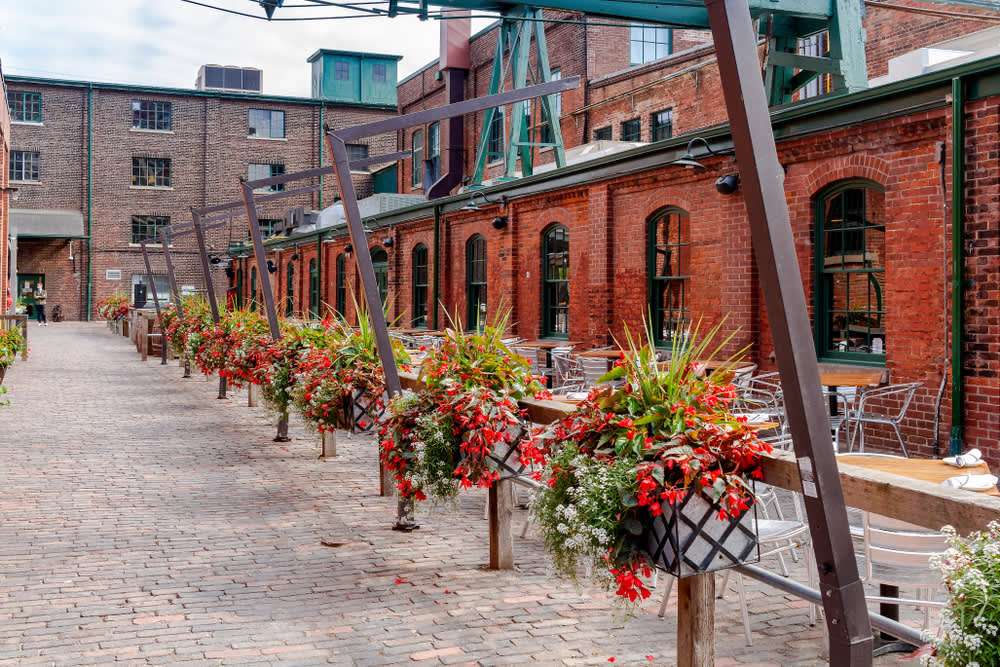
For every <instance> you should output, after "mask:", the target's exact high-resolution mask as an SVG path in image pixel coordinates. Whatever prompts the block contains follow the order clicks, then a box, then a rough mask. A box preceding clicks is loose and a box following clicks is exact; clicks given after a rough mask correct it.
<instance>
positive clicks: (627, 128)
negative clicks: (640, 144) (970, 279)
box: [622, 118, 642, 141]
mask: <svg viewBox="0 0 1000 667" xmlns="http://www.w3.org/2000/svg"><path fill="white" fill-rule="evenodd" d="M622 141H642V121H641V120H640V119H638V118H633V119H631V120H627V121H625V122H624V123H622Z"/></svg>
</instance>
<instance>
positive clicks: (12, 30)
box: [0, 0, 490, 97]
mask: <svg viewBox="0 0 1000 667" xmlns="http://www.w3.org/2000/svg"><path fill="white" fill-rule="evenodd" d="M199 1H201V2H204V3H205V4H212V5H215V6H220V7H225V8H228V9H232V10H237V11H242V12H245V13H248V14H253V15H255V16H263V15H264V10H263V9H261V8H260V7H259V6H258V5H257V4H256V2H254V1H253V0H199ZM287 1H288V2H289V4H291V3H292V2H295V4H300V5H301V4H303V0H287ZM387 4H388V3H387V2H384V3H383V4H382V6H383V7H385V6H387ZM344 13H345V12H344V11H343V10H331V9H326V8H320V9H301V10H295V9H285V8H282V9H279V10H278V11H277V12H275V15H274V16H275V18H279V17H282V16H285V17H291V16H332V15H336V14H344ZM439 23H440V22H439V21H435V20H428V21H420V20H419V19H417V18H415V17H412V16H398V17H396V18H392V19H389V18H385V17H372V18H352V19H347V20H313V21H292V22H275V21H272V22H266V21H261V20H255V19H251V18H246V17H242V16H236V15H232V14H227V13H223V12H219V11H216V10H213V9H210V8H207V7H202V6H197V5H194V4H189V3H186V2H183V1H182V0H96V1H93V0H84V1H81V0H35V1H34V2H31V1H29V2H25V1H23V0H0V60H2V65H3V73H4V75H8V76H9V75H15V74H16V75H25V76H37V77H45V78H59V79H71V80H82V81H95V82H102V83H128V84H137V85H146V86H162V87H167V88H188V89H190V88H194V82H195V79H196V78H197V76H198V68H199V67H201V66H202V65H207V64H216V65H239V66H243V67H259V68H260V69H262V70H263V71H264V76H263V88H264V90H263V93H264V94H265V95H292V96H296V97H308V96H309V95H310V90H309V87H310V65H309V64H308V63H307V62H306V59H307V58H308V57H309V56H310V55H312V54H313V53H314V52H315V51H316V50H317V49H321V48H323V49H340V50H345V51H372V52H375V53H389V54H396V55H401V56H403V60H401V61H400V63H399V71H398V75H399V79H400V80H402V79H403V78H405V77H406V76H408V75H409V74H411V73H413V72H415V71H417V70H418V69H420V68H421V67H423V66H425V65H427V64H428V63H429V62H431V61H432V60H434V59H435V58H437V57H438V42H439V30H440V28H439ZM489 23H490V20H489V19H487V18H479V19H473V26H472V29H473V32H475V31H476V30H479V29H482V28H483V27H485V26H487V25H489Z"/></svg>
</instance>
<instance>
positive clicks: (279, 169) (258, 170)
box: [247, 162, 285, 192]
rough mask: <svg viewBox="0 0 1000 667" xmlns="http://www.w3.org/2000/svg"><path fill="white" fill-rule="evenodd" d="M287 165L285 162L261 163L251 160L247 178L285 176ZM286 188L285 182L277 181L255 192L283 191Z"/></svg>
mask: <svg viewBox="0 0 1000 667" xmlns="http://www.w3.org/2000/svg"><path fill="white" fill-rule="evenodd" d="M284 174H285V165H283V164H260V163H254V162H251V163H250V166H249V168H248V169H247V180H248V181H259V180H262V179H265V178H274V177H276V176H284ZM284 189H285V184H284V183H275V184H274V185H267V186H264V187H263V188H257V189H256V190H254V192H282V191H284Z"/></svg>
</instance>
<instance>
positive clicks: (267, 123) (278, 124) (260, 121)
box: [247, 109, 285, 139]
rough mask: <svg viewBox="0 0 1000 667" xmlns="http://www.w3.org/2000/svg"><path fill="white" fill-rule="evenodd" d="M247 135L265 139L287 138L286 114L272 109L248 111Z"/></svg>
mask: <svg viewBox="0 0 1000 667" xmlns="http://www.w3.org/2000/svg"><path fill="white" fill-rule="evenodd" d="M247 125H248V129H247V134H248V135H249V136H251V137H260V138H263V139H284V138H285V112H284V111H273V110H271V109H250V110H249V111H247Z"/></svg>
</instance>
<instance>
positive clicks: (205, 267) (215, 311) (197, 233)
mask: <svg viewBox="0 0 1000 667" xmlns="http://www.w3.org/2000/svg"><path fill="white" fill-rule="evenodd" d="M191 224H192V226H193V227H194V237H195V239H197V240H198V253H199V254H200V255H201V272H202V274H203V275H204V277H205V290H206V291H207V292H208V306H209V308H210V309H211V310H212V322H214V323H215V324H216V325H218V324H219V304H218V302H217V301H216V300H215V285H214V284H213V283H212V275H211V274H210V273H209V262H208V250H206V249H205V230H204V229H203V228H202V226H201V216H200V215H198V212H197V211H195V210H192V211H191ZM225 397H226V378H225V377H224V376H222V375H220V376H219V395H218V397H217V398H225Z"/></svg>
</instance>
